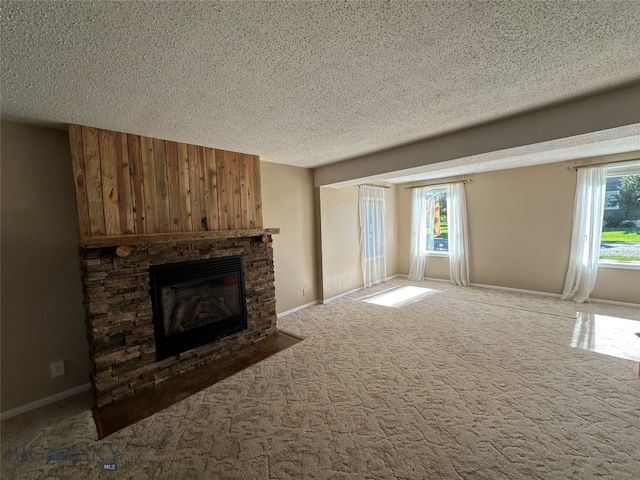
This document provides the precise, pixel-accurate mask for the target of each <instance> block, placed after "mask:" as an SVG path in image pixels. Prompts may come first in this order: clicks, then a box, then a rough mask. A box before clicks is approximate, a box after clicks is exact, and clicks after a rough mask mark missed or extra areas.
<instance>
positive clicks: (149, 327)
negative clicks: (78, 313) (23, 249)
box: [80, 237, 276, 407]
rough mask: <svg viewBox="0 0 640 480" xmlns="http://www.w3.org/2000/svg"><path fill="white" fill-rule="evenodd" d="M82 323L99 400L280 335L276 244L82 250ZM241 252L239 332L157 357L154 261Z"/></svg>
mask: <svg viewBox="0 0 640 480" xmlns="http://www.w3.org/2000/svg"><path fill="white" fill-rule="evenodd" d="M80 255H81V269H82V283H83V288H84V298H85V321H86V326H87V337H88V340H89V355H90V358H91V380H92V383H93V388H94V392H95V396H96V405H97V406H98V407H102V406H104V405H107V404H109V403H111V402H113V401H115V400H118V399H120V398H122V397H125V396H128V395H132V394H134V393H136V392H137V391H139V390H141V389H144V388H146V387H149V386H151V385H155V384H158V383H160V382H162V381H164V380H166V379H168V378H169V377H172V376H174V375H179V374H181V373H184V372H186V371H188V370H191V369H193V368H195V367H197V366H199V365H203V364H205V363H209V362H212V361H215V360H216V359H218V358H221V357H223V356H225V355H227V354H229V353H230V352H232V351H234V350H236V349H238V348H241V347H243V346H246V345H249V344H251V343H255V342H257V341H259V340H261V339H263V338H266V337H268V336H270V335H272V334H274V333H276V308H275V286H274V274H273V249H272V247H271V243H269V242H267V243H264V242H262V239H261V237H243V238H232V239H221V240H206V241H205V240H202V241H200V240H198V241H188V242H180V243H173V244H155V245H139V246H132V247H131V254H130V255H129V256H127V257H124V258H120V257H118V256H116V255H115V248H113V247H112V248H96V249H81V252H80ZM229 255H242V256H243V268H244V281H245V293H246V302H247V325H248V328H247V329H246V330H244V331H242V332H239V333H236V334H234V335H231V336H229V337H225V338H222V339H220V340H217V341H215V342H212V343H210V344H207V345H203V346H201V347H197V348H195V349H193V350H189V351H187V352H184V353H181V354H179V355H176V356H173V357H170V358H167V359H164V360H161V361H158V362H157V361H156V350H155V339H154V333H153V319H152V318H153V313H152V309H151V293H150V286H149V266H150V265H157V264H166V263H178V262H186V261H192V260H199V259H207V258H216V257H226V256H229Z"/></svg>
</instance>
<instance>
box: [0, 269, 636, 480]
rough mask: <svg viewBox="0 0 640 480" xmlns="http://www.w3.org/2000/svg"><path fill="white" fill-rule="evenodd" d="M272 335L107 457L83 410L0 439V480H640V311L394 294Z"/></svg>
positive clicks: (412, 287) (16, 427)
mask: <svg viewBox="0 0 640 480" xmlns="http://www.w3.org/2000/svg"><path fill="white" fill-rule="evenodd" d="M375 294H377V295H375ZM576 308H577V310H576ZM278 326H279V328H280V329H282V330H283V331H285V332H291V333H292V334H294V335H297V336H300V337H303V338H305V341H304V342H300V343H298V344H296V345H294V346H292V347H290V348H288V349H286V350H285V351H283V352H281V353H278V354H277V355H274V356H272V357H269V358H268V359H266V360H264V361H262V362H260V363H259V364H257V365H254V366H252V367H250V368H248V369H246V370H244V371H242V372H240V373H238V374H236V375H234V376H232V377H229V378H227V379H226V380H224V381H222V382H219V383H217V384H215V385H213V386H211V387H209V388H207V389H205V390H203V391H201V392H199V393H197V394H195V395H193V396H191V397H189V398H187V399H185V400H183V401H181V402H179V403H177V404H175V405H173V406H172V407H170V408H168V409H166V410H164V411H162V412H159V413H157V414H155V415H153V416H152V417H149V418H147V419H145V420H143V421H141V422H139V423H136V424H135V425H132V426H130V427H127V428H125V429H123V430H121V431H119V432H117V433H115V434H113V435H111V436H109V437H108V438H106V439H104V440H100V441H98V440H97V436H96V430H95V425H94V424H93V419H92V416H91V403H90V394H88V393H85V394H80V395H77V396H75V397H72V398H69V399H66V400H63V401H61V402H58V403H56V404H52V405H49V406H46V407H43V408H41V409H38V410H35V411H33V412H29V413H25V414H22V415H20V416H17V417H15V418H12V419H9V420H6V421H4V422H2V465H1V467H2V469H1V473H2V478H11V479H35V478H38V479H55V478H60V479H67V478H83V479H94V478H95V479H99V478H109V477H103V475H105V474H104V473H103V471H102V468H106V469H109V468H113V467H114V464H115V467H116V468H117V471H116V472H114V473H110V474H109V475H110V477H111V478H126V479H145V478H150V479H191V478H194V479H195V478H203V479H247V480H249V479H250V480H262V479H270V480H271V479H302V478H304V479H307V478H314V479H354V478H355V479H432V478H433V479H439V478H445V479H492V480H493V479H518V478H540V479H556V478H557V479H590V478H611V479H634V480H635V479H637V478H639V473H640V378H638V374H637V369H638V361H639V360H640V339H638V338H637V337H636V336H635V335H634V333H635V332H640V309H636V308H629V307H619V306H610V305H603V304H588V305H578V306H576V305H574V304H573V303H571V302H562V301H560V300H556V299H553V298H548V297H541V296H534V295H526V294H516V293H509V292H502V291H498V290H486V289H480V288H459V287H454V286H452V285H449V284H446V283H440V282H418V283H414V282H408V281H406V280H399V279H396V280H392V281H390V282H387V283H385V284H381V285H378V286H376V287H373V288H371V289H367V290H363V291H360V292H356V293H354V294H351V295H348V296H346V297H343V298H340V299H338V300H336V301H334V302H331V303H329V304H327V305H318V306H315V307H311V308H308V309H306V310H303V311H301V312H298V313H294V314H291V315H288V316H286V317H284V318H282V319H280V320H279V322H278ZM52 452H53V453H52ZM47 455H48V456H49V459H48V460H47Z"/></svg>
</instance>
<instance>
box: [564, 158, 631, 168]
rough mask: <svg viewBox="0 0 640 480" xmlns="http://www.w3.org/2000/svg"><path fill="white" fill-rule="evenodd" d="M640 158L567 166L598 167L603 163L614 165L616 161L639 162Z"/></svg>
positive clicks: (570, 166)
mask: <svg viewBox="0 0 640 480" xmlns="http://www.w3.org/2000/svg"><path fill="white" fill-rule="evenodd" d="M638 160H640V159H638V158H636V159H627V160H614V161H612V162H599V163H592V164H590V165H569V166H568V167H567V170H580V169H581V168H589V167H598V166H601V165H614V164H616V163H630V164H633V163H634V162H638Z"/></svg>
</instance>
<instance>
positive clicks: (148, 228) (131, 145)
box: [69, 125, 262, 237]
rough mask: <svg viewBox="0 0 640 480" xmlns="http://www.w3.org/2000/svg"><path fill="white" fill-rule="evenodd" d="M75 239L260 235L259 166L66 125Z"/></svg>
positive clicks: (244, 158)
mask: <svg viewBox="0 0 640 480" xmlns="http://www.w3.org/2000/svg"><path fill="white" fill-rule="evenodd" d="M69 140H70V144H71V160H72V163H73V174H74V179H75V186H76V200H77V205H78V220H79V226H80V235H81V236H82V237H100V236H105V235H127V234H137V235H141V234H152V233H186V232H200V231H208V230H240V229H256V228H262V196H261V192H260V159H259V157H257V156H256V155H247V154H243V153H236V152H228V151H225V150H218V149H213V148H207V147H201V146H197V145H188V144H185V143H179V142H172V141H168V140H159V139H156V138H149V137H142V136H140V135H132V134H127V133H120V132H111V131H108V130H100V129H97V128H92V127H84V126H80V125H69Z"/></svg>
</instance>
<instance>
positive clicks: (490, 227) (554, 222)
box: [465, 163, 576, 293]
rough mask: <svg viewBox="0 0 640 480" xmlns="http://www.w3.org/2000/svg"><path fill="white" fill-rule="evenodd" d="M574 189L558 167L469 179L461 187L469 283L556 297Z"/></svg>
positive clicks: (568, 176)
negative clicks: (462, 188)
mask: <svg viewBox="0 0 640 480" xmlns="http://www.w3.org/2000/svg"><path fill="white" fill-rule="evenodd" d="M575 183H576V173H575V172H574V171H571V170H567V168H566V165H565V164H562V163H556V164H549V165H539V166H535V167H526V168H515V169H510V170H501V171H496V172H489V173H485V174H478V175H475V176H474V177H473V181H472V182H471V183H469V184H467V185H466V186H465V189H466V193H467V213H468V222H469V271H470V276H471V281H472V282H473V283H480V284H487V285H498V286H502V287H511V288H520V289H525V290H536V291H540V292H553V293H560V292H561V291H562V287H563V285H564V279H565V276H566V272H567V266H568V262H569V248H570V244H571V241H570V240H571V222H572V218H573V200H574V193H575Z"/></svg>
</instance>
